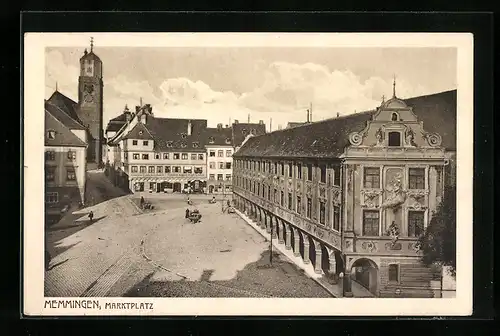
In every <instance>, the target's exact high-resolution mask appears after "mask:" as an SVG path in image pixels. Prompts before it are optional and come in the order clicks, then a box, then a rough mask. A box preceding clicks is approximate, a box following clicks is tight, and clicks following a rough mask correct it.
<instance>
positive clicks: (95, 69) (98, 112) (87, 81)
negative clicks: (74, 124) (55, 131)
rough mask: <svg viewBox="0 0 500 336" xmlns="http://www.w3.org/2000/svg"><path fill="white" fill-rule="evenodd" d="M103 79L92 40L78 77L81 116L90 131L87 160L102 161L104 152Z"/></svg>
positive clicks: (82, 58)
mask: <svg viewBox="0 0 500 336" xmlns="http://www.w3.org/2000/svg"><path fill="white" fill-rule="evenodd" d="M103 86H104V85H103V81H102V61H101V59H100V58H99V57H98V56H97V55H96V54H94V41H93V38H91V40H90V52H88V51H87V49H85V51H84V53H83V56H82V57H81V58H80V77H79V78H78V106H79V113H78V115H79V117H80V120H81V121H82V123H83V124H84V126H86V127H87V129H88V132H89V146H88V149H87V161H88V162H93V163H97V164H99V163H101V162H102V154H103V152H102V151H103V149H102V148H103V142H104V131H103Z"/></svg>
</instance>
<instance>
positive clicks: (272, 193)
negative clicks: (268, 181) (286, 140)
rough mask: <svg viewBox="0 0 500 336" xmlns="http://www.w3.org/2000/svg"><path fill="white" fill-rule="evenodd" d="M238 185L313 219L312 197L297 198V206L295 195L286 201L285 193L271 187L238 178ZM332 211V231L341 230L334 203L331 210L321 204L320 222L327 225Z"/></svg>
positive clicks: (322, 202)
mask: <svg viewBox="0 0 500 336" xmlns="http://www.w3.org/2000/svg"><path fill="white" fill-rule="evenodd" d="M236 184H237V185H238V186H239V187H241V188H243V189H246V190H248V191H249V192H251V193H253V194H255V195H257V196H258V197H262V198H264V199H267V200H268V201H273V202H274V203H276V204H279V205H281V206H282V207H287V208H288V210H292V211H295V212H296V213H298V214H301V215H305V216H306V217H307V218H309V219H313V216H312V214H313V203H312V199H311V197H306V198H305V200H304V199H303V198H302V197H301V196H297V197H296V198H295V204H294V203H293V194H292V193H291V192H289V193H288V195H287V196H288V197H287V199H286V200H285V193H284V192H283V191H278V189H271V186H268V185H265V184H264V183H262V184H261V183H260V182H255V181H251V180H249V179H246V178H241V177H237V179H236ZM304 201H305V211H304ZM330 210H331V211H332V216H330V223H329V224H328V225H329V226H331V228H332V229H334V230H336V231H339V230H340V207H339V206H338V205H335V204H334V203H333V202H332V205H331V208H327V204H326V202H324V201H320V202H319V219H318V222H319V223H320V224H321V225H326V224H327V223H326V214H327V211H330Z"/></svg>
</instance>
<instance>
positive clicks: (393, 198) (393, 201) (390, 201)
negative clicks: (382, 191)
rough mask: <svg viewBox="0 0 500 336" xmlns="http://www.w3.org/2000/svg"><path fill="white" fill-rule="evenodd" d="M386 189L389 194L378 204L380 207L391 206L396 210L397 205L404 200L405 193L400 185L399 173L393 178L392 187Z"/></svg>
mask: <svg viewBox="0 0 500 336" xmlns="http://www.w3.org/2000/svg"><path fill="white" fill-rule="evenodd" d="M387 190H388V191H389V192H390V193H391V195H390V196H389V197H388V198H387V199H386V200H385V202H383V203H382V204H381V205H380V208H382V209H386V208H392V209H393V211H394V212H396V211H397V209H398V208H399V206H400V205H401V204H403V203H404V201H405V200H406V193H405V192H404V190H403V187H402V183H401V175H400V174H398V175H397V176H396V177H395V178H394V182H393V183H392V187H388V188H387Z"/></svg>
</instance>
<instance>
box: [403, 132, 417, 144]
mask: <svg viewBox="0 0 500 336" xmlns="http://www.w3.org/2000/svg"><path fill="white" fill-rule="evenodd" d="M413 138H414V134H413V131H412V129H411V128H408V129H407V130H406V134H405V140H406V145H407V146H415V143H414V142H413Z"/></svg>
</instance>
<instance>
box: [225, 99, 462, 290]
mask: <svg viewBox="0 0 500 336" xmlns="http://www.w3.org/2000/svg"><path fill="white" fill-rule="evenodd" d="M455 95H456V91H449V92H443V93H439V94H435V95H430V96H423V97H416V98H412V99H408V100H406V101H403V100H401V99H398V98H397V97H396V96H395V95H394V97H393V98H392V99H390V100H388V101H386V102H383V103H382V104H381V106H380V107H378V108H377V109H376V110H375V111H368V112H363V113H358V114H354V115H351V116H346V117H339V118H334V119H329V120H325V121H321V122H315V123H312V124H309V125H304V126H298V127H295V128H292V129H287V130H283V131H277V132H272V133H270V134H267V135H264V136H258V137H254V138H251V139H249V140H248V141H247V142H246V143H245V144H244V145H243V146H242V147H241V149H240V150H239V151H238V152H236V153H235V155H234V159H235V165H234V183H235V185H234V194H235V198H236V202H237V204H238V207H239V209H240V210H242V211H244V212H246V213H248V214H249V216H251V217H252V218H253V219H254V220H256V221H257V222H258V223H259V224H260V225H261V226H262V227H265V228H267V230H268V231H269V232H271V231H272V232H273V234H274V235H276V237H277V238H278V240H279V242H282V243H284V244H285V245H286V248H288V249H293V251H294V254H295V255H296V256H297V257H301V258H303V260H304V262H306V263H309V262H311V263H312V264H313V265H314V269H315V271H316V272H317V273H324V274H325V275H327V276H328V277H330V278H331V279H333V281H336V279H337V280H338V279H339V278H340V277H339V275H340V276H343V279H344V280H343V285H344V291H345V294H346V295H347V296H348V295H350V288H351V282H352V281H356V282H358V283H359V284H361V285H362V286H364V287H366V288H367V289H368V290H369V291H370V292H371V293H372V294H373V295H374V296H382V297H398V296H402V297H433V291H432V290H431V287H432V286H433V284H434V280H436V279H439V277H440V270H437V269H431V268H427V267H425V266H423V265H421V264H420V257H421V252H420V251H419V245H418V237H419V236H420V235H421V234H422V233H423V232H424V230H425V228H426V227H427V225H428V223H429V221H430V219H431V218H432V214H433V211H434V210H435V209H436V207H437V205H438V204H439V202H440V201H441V199H442V197H443V190H444V184H445V183H454V174H455V169H454V156H455V142H456V141H455V118H456V116H455V114H456V107H455V106H456V105H455V104H456V103H455V101H456V96H455ZM445 123H447V125H445ZM440 130H441V132H440ZM271 228H273V230H271Z"/></svg>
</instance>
